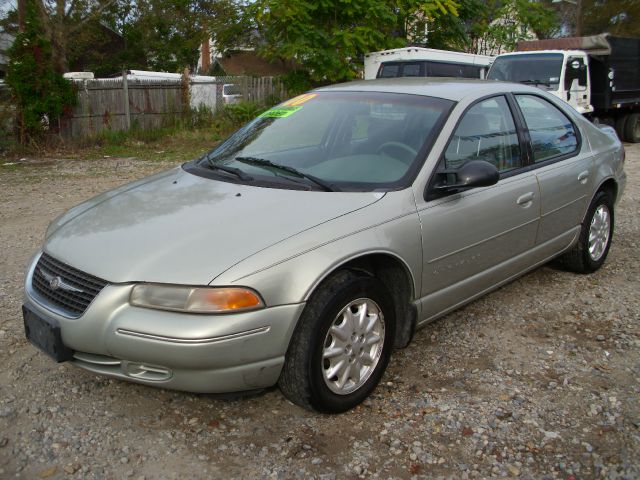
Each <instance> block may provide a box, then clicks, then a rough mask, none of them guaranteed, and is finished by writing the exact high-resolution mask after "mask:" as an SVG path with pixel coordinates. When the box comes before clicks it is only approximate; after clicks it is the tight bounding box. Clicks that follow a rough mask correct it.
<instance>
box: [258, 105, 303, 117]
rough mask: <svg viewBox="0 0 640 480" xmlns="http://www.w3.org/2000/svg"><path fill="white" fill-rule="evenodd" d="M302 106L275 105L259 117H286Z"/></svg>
mask: <svg viewBox="0 0 640 480" xmlns="http://www.w3.org/2000/svg"><path fill="white" fill-rule="evenodd" d="M301 108H302V107H275V108H272V109H270V110H267V111H266V112H264V113H263V114H261V115H259V118H286V117H288V116H289V115H293V114H294V113H296V112H297V111H298V110H300V109H301Z"/></svg>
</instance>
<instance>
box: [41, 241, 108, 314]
mask: <svg viewBox="0 0 640 480" xmlns="http://www.w3.org/2000/svg"><path fill="white" fill-rule="evenodd" d="M31 284H32V286H33V289H34V290H35V291H36V292H37V293H38V294H39V295H40V296H41V297H43V298H44V299H45V300H47V301H48V302H50V303H51V304H52V305H55V306H56V307H58V308H60V309H61V310H62V311H63V312H66V313H68V314H69V315H70V316H72V317H79V316H80V315H82V314H83V313H84V311H85V310H86V309H87V307H88V306H89V304H90V303H91V302H92V301H93V299H94V298H95V297H96V295H98V293H100V290H102V289H103V288H104V287H105V286H106V285H107V282H106V281H105V280H102V279H101V278H97V277H94V276H92V275H89V274H87V273H84V272H82V271H80V270H78V269H76V268H73V267H70V266H69V265H66V264H64V263H62V262H60V261H58V260H56V259H55V258H53V257H51V256H50V255H47V254H46V253H43V254H42V256H41V257H40V260H38V264H37V265H36V268H35V270H34V272H33V279H32V281H31Z"/></svg>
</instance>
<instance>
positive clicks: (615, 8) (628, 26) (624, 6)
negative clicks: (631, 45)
mask: <svg viewBox="0 0 640 480" xmlns="http://www.w3.org/2000/svg"><path fill="white" fill-rule="evenodd" d="M581 1H582V5H581V12H579V14H581V17H582V22H581V25H582V34H583V35H597V34H600V33H604V32H609V33H611V34H613V35H619V36H622V37H640V2H639V1H638V0H597V1H596V0H581Z"/></svg>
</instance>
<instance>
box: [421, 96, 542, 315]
mask: <svg viewBox="0 0 640 480" xmlns="http://www.w3.org/2000/svg"><path fill="white" fill-rule="evenodd" d="M523 158H524V157H523V154H522V146H521V142H520V140H519V137H518V135H517V133H516V127H515V123H514V120H513V115H512V112H511V108H510V106H509V104H508V102H507V100H506V98H505V97H504V96H496V97H491V98H488V99H485V100H482V101H480V102H478V103H476V104H475V105H473V106H472V107H471V108H470V109H468V110H467V112H466V113H465V114H464V116H463V117H462V119H461V121H460V123H459V124H458V127H457V128H456V130H455V132H454V134H453V135H452V137H451V139H450V140H449V144H448V146H447V147H446V149H445V152H444V154H443V157H442V159H441V164H440V165H439V166H438V167H437V168H438V169H439V170H442V169H446V170H454V169H457V168H459V167H460V166H462V165H464V163H466V162H468V161H471V160H484V161H487V162H490V163H492V164H494V165H495V166H496V167H497V168H498V170H499V171H500V173H501V179H500V181H499V182H498V183H497V184H496V185H493V186H490V187H482V188H475V189H472V190H468V191H464V192H461V193H453V194H450V195H447V196H444V197H441V198H435V199H431V198H430V197H429V196H428V195H427V200H424V201H422V200H420V201H418V213H419V216H420V221H421V224H422V247H423V273H422V302H421V303H422V315H421V317H422V319H421V321H422V322H426V321H428V320H430V319H431V318H434V317H435V316H437V315H439V314H441V313H444V312H445V311H448V310H451V309H453V308H455V307H456V306H458V305H460V304H461V303H463V302H465V301H467V300H469V299H471V298H473V297H475V296H477V295H479V294H481V293H482V292H484V291H485V290H488V289H489V288H490V287H492V286H493V285H496V284H498V283H500V282H501V281H504V280H505V279H507V278H510V276H513V275H515V274H517V273H519V272H520V271H521V270H522V269H523V268H524V267H523V263H522V261H521V259H522V257H523V256H526V253H527V252H528V251H529V250H531V249H532V248H533V247H534V245H535V238H536V231H537V228H538V221H539V214H540V194H539V191H538V182H537V179H536V175H535V173H534V172H532V171H525V170H524V169H523V168H522V167H523V166H524V163H525V162H524V160H523ZM416 196H417V195H416Z"/></svg>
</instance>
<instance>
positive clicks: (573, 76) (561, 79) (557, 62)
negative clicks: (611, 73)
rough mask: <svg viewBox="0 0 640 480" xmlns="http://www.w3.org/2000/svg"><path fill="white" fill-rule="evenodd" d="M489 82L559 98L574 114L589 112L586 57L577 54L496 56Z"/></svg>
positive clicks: (532, 53)
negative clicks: (533, 88)
mask: <svg viewBox="0 0 640 480" xmlns="http://www.w3.org/2000/svg"><path fill="white" fill-rule="evenodd" d="M487 78H488V79H489V80H504V81H508V82H518V83H524V84H527V85H534V86H537V87H539V88H541V89H544V90H546V91H548V92H549V93H551V94H553V95H555V96H556V97H558V98H561V99H562V100H564V101H565V102H567V103H569V104H570V105H571V106H573V107H574V108H575V109H576V110H577V111H578V112H580V113H581V114H583V115H587V114H590V113H592V112H593V106H592V105H591V76H590V73H589V57H588V55H587V54H586V52H584V51H580V50H540V51H536V52H515V53H509V54H504V55H499V56H498V57H496V59H495V60H494V62H493V65H492V66H491V69H490V70H489V74H488V75H487Z"/></svg>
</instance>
